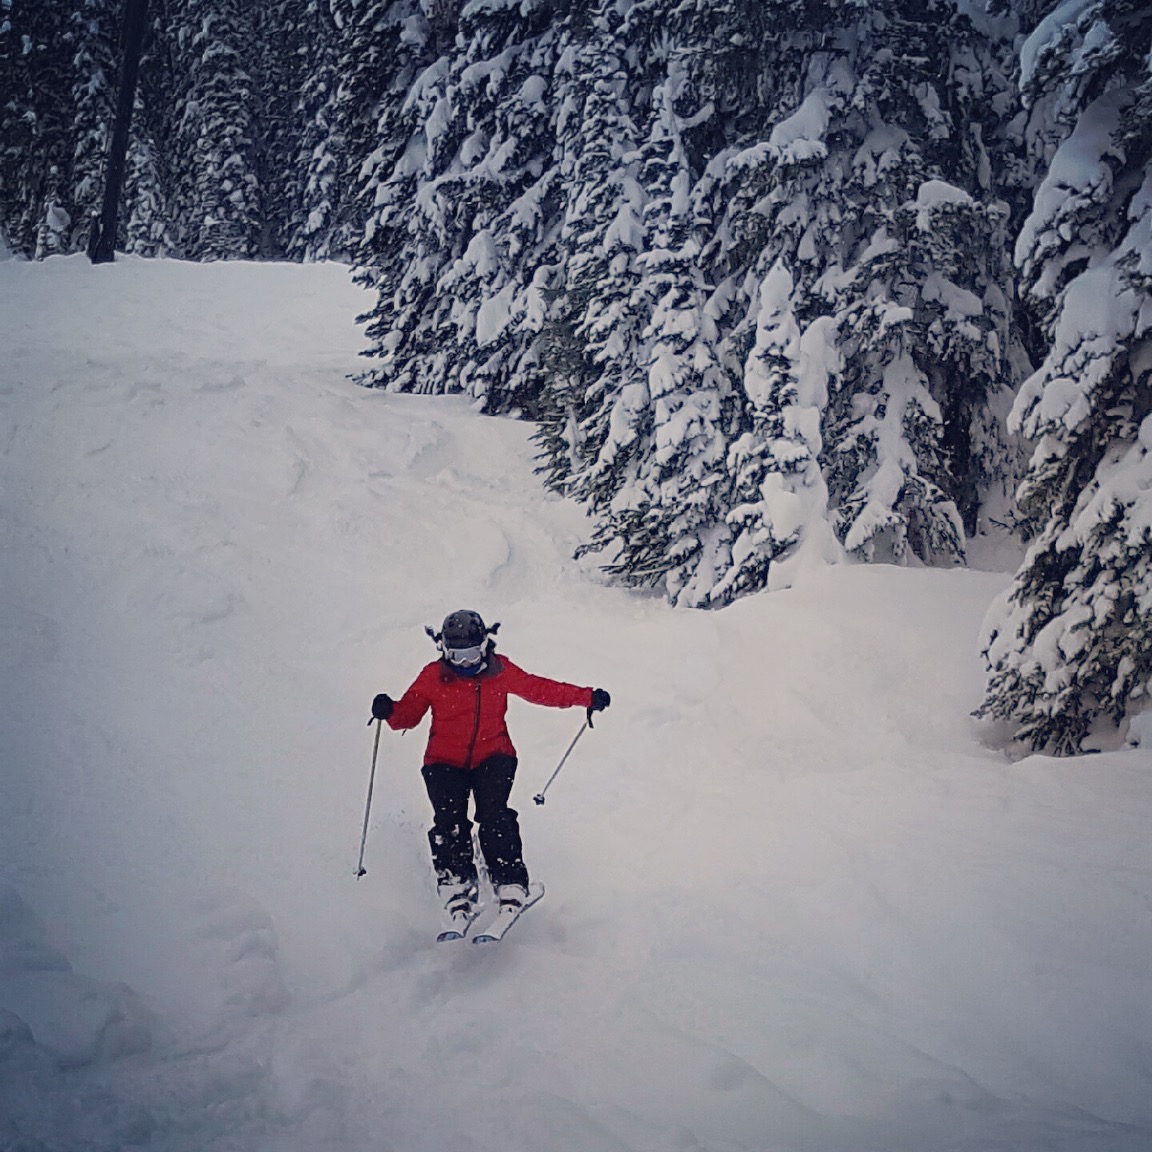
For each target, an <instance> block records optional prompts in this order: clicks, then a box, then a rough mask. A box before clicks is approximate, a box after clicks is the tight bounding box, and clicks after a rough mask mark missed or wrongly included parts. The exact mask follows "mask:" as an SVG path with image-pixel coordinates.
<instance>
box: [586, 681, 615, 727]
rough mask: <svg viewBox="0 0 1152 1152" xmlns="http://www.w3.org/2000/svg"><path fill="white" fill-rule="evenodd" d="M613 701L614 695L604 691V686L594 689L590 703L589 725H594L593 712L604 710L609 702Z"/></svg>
mask: <svg viewBox="0 0 1152 1152" xmlns="http://www.w3.org/2000/svg"><path fill="white" fill-rule="evenodd" d="M611 703H612V697H611V696H609V695H608V693H607V692H605V691H604V689H603V688H593V689H592V703H591V704H589V705H588V727H589V728H592V727H594V725H593V723H592V713H593V712H603V711H604V709H605V708H607V707H608V705H609V704H611Z"/></svg>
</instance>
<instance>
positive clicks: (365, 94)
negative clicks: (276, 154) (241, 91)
mask: <svg viewBox="0 0 1152 1152" xmlns="http://www.w3.org/2000/svg"><path fill="white" fill-rule="evenodd" d="M458 7H459V4H458V0H332V3H331V8H332V18H333V22H334V24H335V25H336V28H337V30H338V32H337V34H338V43H337V60H336V67H335V75H334V76H333V77H332V83H331V86H330V92H329V94H328V103H325V104H323V105H320V106H318V107H319V108H320V110H319V111H318V112H317V114H316V119H315V120H314V121H312V128H311V132H312V134H313V135H315V137H316V145H315V147H314V148H313V149H312V151H311V153H309V154H308V156H307V157H306V159H305V167H306V170H307V171H308V173H309V186H310V188H311V189H312V192H310V193H309V194H308V195H306V197H305V205H306V207H307V208H308V211H309V213H310V219H309V225H310V226H311V227H312V228H317V229H318V231H315V232H312V233H306V234H307V235H310V236H314V237H315V239H314V240H310V241H309V244H310V246H311V250H312V251H314V252H315V251H317V247H316V246H317V244H318V243H322V244H323V245H324V246H326V250H327V252H328V253H329V254H332V255H338V256H340V257H342V258H349V259H351V260H353V261H354V262H355V261H356V260H357V259H359V254H360V251H361V246H362V245H366V246H365V247H364V260H363V261H362V263H361V267H360V272H359V275H360V277H361V278H362V280H363V281H364V282H365V283H367V284H369V285H372V284H374V282H375V281H374V278H373V273H372V272H371V271H370V270H369V269H368V267H367V265H368V264H371V263H372V262H373V259H374V258H373V255H372V253H373V252H374V251H375V250H376V247H375V243H374V241H375V239H376V235H375V230H376V214H377V210H378V205H377V189H378V188H379V187H380V185H381V183H382V182H386V181H388V179H389V177H391V176H394V175H395V171H394V170H395V167H396V164H397V161H398V160H399V159H400V157H401V156H402V155H403V153H404V150H405V148H406V147H407V145H408V142H409V140H410V138H411V136H412V134H413V132H414V131H415V130H416V128H415V122H414V119H413V116H412V114H411V111H410V110H409V108H408V106H407V101H408V97H409V94H410V93H411V91H412V86H413V84H414V83H415V80H416V77H418V76H419V75H420V74H421V73H422V72H423V71H424V69H425V68H427V67H428V66H429V65H430V64H432V63H433V62H434V61H436V60H437V59H439V58H440V57H441V55H443V54H445V53H446V52H448V50H449V48H450V46H451V44H452V41H453V39H454V37H455V32H456V20H457V11H456V10H457V8H458ZM317 197H319V199H317Z"/></svg>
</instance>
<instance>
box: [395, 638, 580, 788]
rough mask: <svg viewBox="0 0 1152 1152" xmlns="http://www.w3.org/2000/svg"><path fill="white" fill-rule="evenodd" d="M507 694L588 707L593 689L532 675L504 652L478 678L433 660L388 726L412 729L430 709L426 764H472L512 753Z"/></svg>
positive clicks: (398, 703) (553, 704)
mask: <svg viewBox="0 0 1152 1152" xmlns="http://www.w3.org/2000/svg"><path fill="white" fill-rule="evenodd" d="M509 696H519V697H520V698H521V699H522V700H527V701H528V703H529V704H545V705H547V706H548V707H550V708H575V707H577V706H579V707H581V708H587V707H589V706H590V705H591V703H592V689H591V688H578V687H577V686H576V685H575V684H565V683H563V682H561V681H559V680H547V679H545V678H544V677H543V676H533V675H532V674H531V673H530V672H525V671H524V669H523V668H518V667H517V666H516V665H515V664H513V663H512V661H511V660H509V659H508V657H507V656H499V655H497V654H496V653H492V654H491V655H490V656H489V657H488V667H487V668H485V669H484V671H483V672H481V673H479V675H476V676H461V675H460V673H458V672H456V671H454V670H453V669H452V668H451V667H450V666H449V665H448V664H447V663H446V662H445V661H443V660H434V661H433V662H432V663H431V664H429V665H427V666H426V667H425V668H424V669H423V671H422V672H421V673H420V675H419V676H417V677H416V679H415V680H414V681H413V683H412V687H411V688H409V689H408V691H407V692H405V693H404V695H403V696H401V697H400V699H399V700H397V701H396V706H395V708H393V710H392V715H391V716H389V717H388V726H389V727H390V728H393V729H395V730H396V731H400V730H401V729H404V728H415V727H416V725H417V724H419V723H420V721H421V720H422V719H423V718H424V713H425V712H427V711H428V709H429V708H431V709H432V731H431V732H430V733H429V735H428V747H427V749H426V750H425V752H424V763H425V764H451V765H453V766H454V767H457V768H472V767H474V766H475V765H476V764H479V763H480V762H481V761H482V760H486V759H487V758H488V757H489V756H493V755H495V754H496V753H497V752H502V753H503V754H504V755H506V756H515V755H516V749H515V748H514V747H513V746H512V739H511V737H510V736H509V735H508V725H507V724H506V723H505V721H504V716H505V713H506V712H507V710H508V697H509Z"/></svg>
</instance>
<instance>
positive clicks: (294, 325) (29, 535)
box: [0, 257, 1152, 1152]
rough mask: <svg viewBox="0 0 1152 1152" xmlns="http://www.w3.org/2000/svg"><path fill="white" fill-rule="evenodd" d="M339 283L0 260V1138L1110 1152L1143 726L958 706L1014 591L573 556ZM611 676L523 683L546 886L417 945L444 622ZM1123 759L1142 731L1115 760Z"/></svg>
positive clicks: (260, 1146)
mask: <svg viewBox="0 0 1152 1152" xmlns="http://www.w3.org/2000/svg"><path fill="white" fill-rule="evenodd" d="M364 306H365V297H364V295H363V294H362V293H360V292H359V291H358V290H357V289H355V288H354V287H352V286H351V285H350V284H349V283H348V281H347V278H346V274H345V272H344V270H343V269H341V268H338V267H336V266H323V265H321V266H304V267H300V266H282V265H246V264H214V265H203V266H196V265H189V264H181V263H176V262H163V261H159V262H145V261H142V260H134V259H127V260H122V261H121V262H119V263H117V264H116V265H113V266H108V267H103V268H98V269H97V268H93V267H91V266H89V265H88V264H87V263H86V262H85V261H84V260H83V258H80V257H69V258H55V259H52V260H49V261H47V262H45V263H43V264H39V265H29V264H24V263H20V262H16V261H12V260H8V261H3V262H0V316H2V317H3V322H2V325H0V346H2V349H3V361H2V365H3V366H2V367H0V589H2V592H0V757H2V759H0V772H2V777H0V780H2V785H0V786H2V803H0V1149H4V1150H5V1152H7V1150H9V1149H12V1150H15V1149H22V1150H31V1149H36V1150H38V1152H40V1150H49V1152H74V1150H78V1149H85V1150H87V1149H92V1150H112V1149H123V1148H129V1147H139V1148H144V1149H149V1150H154V1152H224V1150H229V1152H231V1150H241V1152H256V1150H261V1152H265V1150H267V1152H273V1150H274V1152H320V1150H331V1152H369V1150H376V1149H379V1150H384V1152H471V1150H474V1149H475V1150H485V1152H487V1150H492V1152H495V1150H497V1149H499V1150H500V1152H601V1150H604V1152H608V1150H615V1152H621V1150H628V1152H691V1150H696V1152H766V1150H768V1149H773V1150H793V1149H795V1150H805V1152H905V1150H907V1152H943V1150H944V1149H948V1150H950V1152H957V1150H960V1152H991V1150H996V1152H1039V1150H1040V1149H1046V1150H1051V1149H1056V1150H1059V1152H1105V1150H1107V1152H1137V1150H1140V1152H1144V1150H1146V1149H1148V1148H1149V1147H1150V1146H1152V1103H1150V1101H1152V1091H1150V1088H1152V960H1150V957H1152V917H1150V908H1152V846H1150V843H1149V839H1148V835H1147V830H1148V828H1149V826H1150V823H1152V771H1150V769H1152V749H1149V748H1132V749H1129V750H1126V751H1122V752H1115V753H1110V754H1107V755H1099V756H1094V757H1086V758H1069V759H1066V760H1062V761H1054V760H1050V759H1044V758H1039V757H1034V758H1030V759H1026V760H1023V761H1019V762H1016V763H1010V762H1008V761H1007V760H1006V759H1005V758H1004V757H1003V756H1002V755H1001V754H1000V753H999V752H998V751H997V750H996V749H995V748H994V747H993V745H994V743H995V740H994V733H992V732H991V731H990V730H989V729H987V728H985V727H982V726H979V725H977V724H976V723H975V722H973V721H972V720H970V719H969V712H970V711H971V709H972V708H973V707H975V706H976V704H977V703H978V702H979V699H980V695H981V690H982V678H981V669H980V665H979V658H978V650H977V649H978V643H977V641H978V635H979V631H980V625H981V621H982V618H983V616H984V614H985V612H986V610H987V608H988V605H989V604H990V603H991V601H992V599H993V598H994V597H995V595H996V594H997V593H998V592H999V591H1001V590H1002V589H1003V588H1004V587H1005V586H1006V584H1007V582H1008V576H1007V575H1001V574H994V573H991V574H990V573H981V572H975V571H960V570H953V571H940V570H909V569H900V568H891V567H885V566H871V567H855V566H844V567H838V568H834V569H829V570H827V571H825V572H823V573H822V574H818V575H814V576H811V577H809V578H808V579H807V580H805V581H802V582H801V583H800V584H799V585H798V586H797V587H795V588H793V589H791V590H788V591H784V592H777V593H771V594H767V595H760V596H754V597H750V598H748V599H745V600H742V601H740V602H738V603H737V604H735V605H734V606H733V607H731V608H728V609H725V610H724V611H721V612H711V613H703V612H694V611H688V610H675V609H672V608H670V607H669V606H668V605H667V604H666V603H664V602H663V601H661V600H659V599H656V598H654V597H648V596H644V595H639V594H634V593H627V592H625V591H622V590H620V589H618V588H612V587H609V586H607V585H606V584H605V583H604V582H603V581H602V580H601V579H600V577H599V575H598V573H597V572H596V570H595V568H594V567H593V566H592V565H590V564H586V565H581V564H577V563H575V562H574V561H572V560H571V555H572V552H573V548H574V546H575V545H576V544H577V543H579V542H580V541H582V540H584V539H586V533H587V526H586V522H585V520H584V518H583V516H582V515H581V513H580V512H579V510H578V509H576V508H575V507H574V506H573V505H571V504H569V503H566V502H563V501H560V500H558V499H555V498H552V497H549V496H546V495H544V494H543V492H542V491H541V488H540V486H539V484H538V481H537V479H536V478H535V477H534V475H533V467H534V461H533V452H532V446H531V444H530V441H529V435H530V432H531V429H530V428H529V427H528V426H526V425H524V424H522V423H518V422H515V421H511V420H502V419H493V418H489V417H483V416H480V415H478V414H477V413H475V412H474V411H472V410H471V409H470V408H469V407H468V405H467V404H466V403H465V402H463V401H462V400H459V399H451V398H447V399H445V398H441V399H432V398H427V397H412V396H395V395H386V394H384V393H382V392H376V391H366V390H363V389H360V388H357V387H355V386H354V385H352V384H351V383H349V382H348V380H347V379H346V373H348V372H349V371H350V370H353V369H355V368H356V366H357V362H356V352H357V350H358V348H359V347H360V339H361V337H360V335H359V333H358V331H357V329H356V327H355V324H354V321H353V317H354V316H355V314H356V312H357V311H358V310H360V309H361V308H363V307H364ZM458 607H474V608H476V609H478V610H479V611H480V612H482V613H483V614H484V615H485V617H486V618H488V619H493V620H501V621H502V622H503V628H502V630H501V632H500V638H501V648H502V650H504V651H506V652H507V653H508V654H509V655H510V656H512V657H513V658H514V659H515V660H516V661H517V662H518V663H521V664H522V665H524V666H525V667H527V668H528V669H530V670H532V671H536V672H540V673H542V674H545V675H550V676H555V677H559V678H562V679H566V680H571V681H575V682H577V683H581V684H594V685H599V686H603V687H605V688H607V689H609V690H610V691H611V693H612V695H613V705H612V708H611V709H610V710H609V711H608V712H607V713H605V714H604V716H603V717H602V718H600V719H598V720H597V723H596V729H595V731H594V732H593V733H591V734H588V735H586V736H585V737H584V738H583V739H582V741H581V743H580V744H578V745H577V748H576V750H575V751H574V752H573V755H572V757H571V759H570V760H569V762H568V764H567V765H566V767H565V769H564V771H563V773H562V774H561V775H560V777H558V779H557V780H556V782H555V784H554V785H553V787H552V789H551V790H550V791H549V794H548V801H547V804H546V805H544V806H542V807H540V806H536V805H534V804H532V802H531V796H532V794H533V793H534V792H536V791H537V790H538V789H539V787H540V786H542V785H543V783H544V781H545V780H546V779H547V777H548V775H549V773H550V772H551V770H552V768H553V767H555V764H556V762H557V760H558V759H559V756H560V754H561V753H562V752H563V750H564V748H565V747H566V746H567V744H568V742H569V741H570V739H571V738H572V736H573V735H575V733H576V731H577V729H578V727H579V725H580V722H581V719H582V717H581V715H580V714H579V713H577V712H557V711H551V710H545V709H539V708H531V707H529V706H527V705H523V704H519V703H514V704H513V709H512V716H511V721H512V730H513V735H514V737H515V738H516V739H517V743H518V747H519V750H520V754H521V766H520V777H519V781H518V785H517V790H516V792H515V793H514V803H515V805H516V806H517V807H518V809H519V811H520V814H521V821H522V826H523V829H524V838H525V850H526V860H527V863H528V866H529V868H530V869H531V870H532V873H533V877H534V879H539V880H543V881H544V882H545V883H546V884H547V887H548V895H547V897H546V898H545V900H544V901H543V902H542V903H541V904H540V905H538V906H537V907H536V908H534V909H533V910H532V911H531V912H529V913H528V914H527V915H526V916H525V918H524V920H523V921H522V922H521V923H520V924H519V925H518V926H517V927H516V929H515V930H514V933H513V934H512V935H510V936H509V937H508V938H507V940H505V941H504V942H503V943H502V944H500V945H499V946H495V947H492V948H489V949H487V950H485V949H481V948H477V947H474V946H472V945H469V944H467V943H465V944H460V945H455V946H442V945H441V946H437V945H435V944H433V943H432V937H433V934H434V932H435V930H436V927H437V914H436V907H435V901H434V893H433V884H432V877H431V874H430V869H429V866H428V863H427V859H426V857H427V842H426V839H425V828H426V825H427V822H428V819H429V809H428V803H427V800H426V798H425V796H424V794H423V788H422V784H421V780H420V775H419V771H418V768H419V764H420V759H421V752H422V748H423V736H424V733H423V732H419V733H412V734H409V735H407V736H405V737H401V736H398V735H395V734H392V733H389V732H387V731H386V732H385V734H384V736H383V739H382V742H381V746H380V759H379V769H378V776H377V781H376V791H375V798H374V802H373V817H372V822H371V827H370V831H369V840H368V850H367V857H366V864H367V868H368V874H367V876H366V877H364V878H363V879H361V880H359V881H357V880H356V879H355V878H354V871H355V864H356V855H357V849H358V846H359V837H360V827H361V820H362V818H363V811H364V799H365V792H366V787H367V783H368V770H369V764H370V757H371V751H372V735H373V733H372V730H371V729H370V728H368V727H366V723H365V722H366V720H367V716H368V706H369V703H370V700H371V697H372V695H373V694H374V693H375V692H377V691H389V692H391V693H393V694H397V693H399V692H400V691H401V690H403V688H404V687H405V686H406V685H407V684H408V682H409V681H410V679H411V678H412V677H414V676H415V674H416V672H417V671H418V670H419V668H420V667H421V665H422V664H423V663H424V662H425V661H426V660H427V659H429V658H430V657H431V655H432V648H431V645H430V644H429V641H428V640H427V638H426V637H425V636H424V634H423V626H424V625H425V624H429V623H436V622H438V621H439V620H440V619H441V618H442V617H443V615H444V614H445V613H446V612H447V611H449V610H451V609H454V608H458ZM1149 743H1152V741H1149Z"/></svg>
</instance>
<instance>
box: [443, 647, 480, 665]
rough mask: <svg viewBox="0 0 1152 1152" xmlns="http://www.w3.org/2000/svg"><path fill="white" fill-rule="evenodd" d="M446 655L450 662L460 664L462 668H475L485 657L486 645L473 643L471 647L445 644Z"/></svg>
mask: <svg viewBox="0 0 1152 1152" xmlns="http://www.w3.org/2000/svg"><path fill="white" fill-rule="evenodd" d="M444 655H445V657H446V658H447V660H448V663H449V664H458V665H459V666H460V667H461V668H475V667H476V665H477V664H479V663H480V661H481V660H483V659H484V645H483V644H473V645H472V647H470V648H449V647H447V646H445V648H444Z"/></svg>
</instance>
